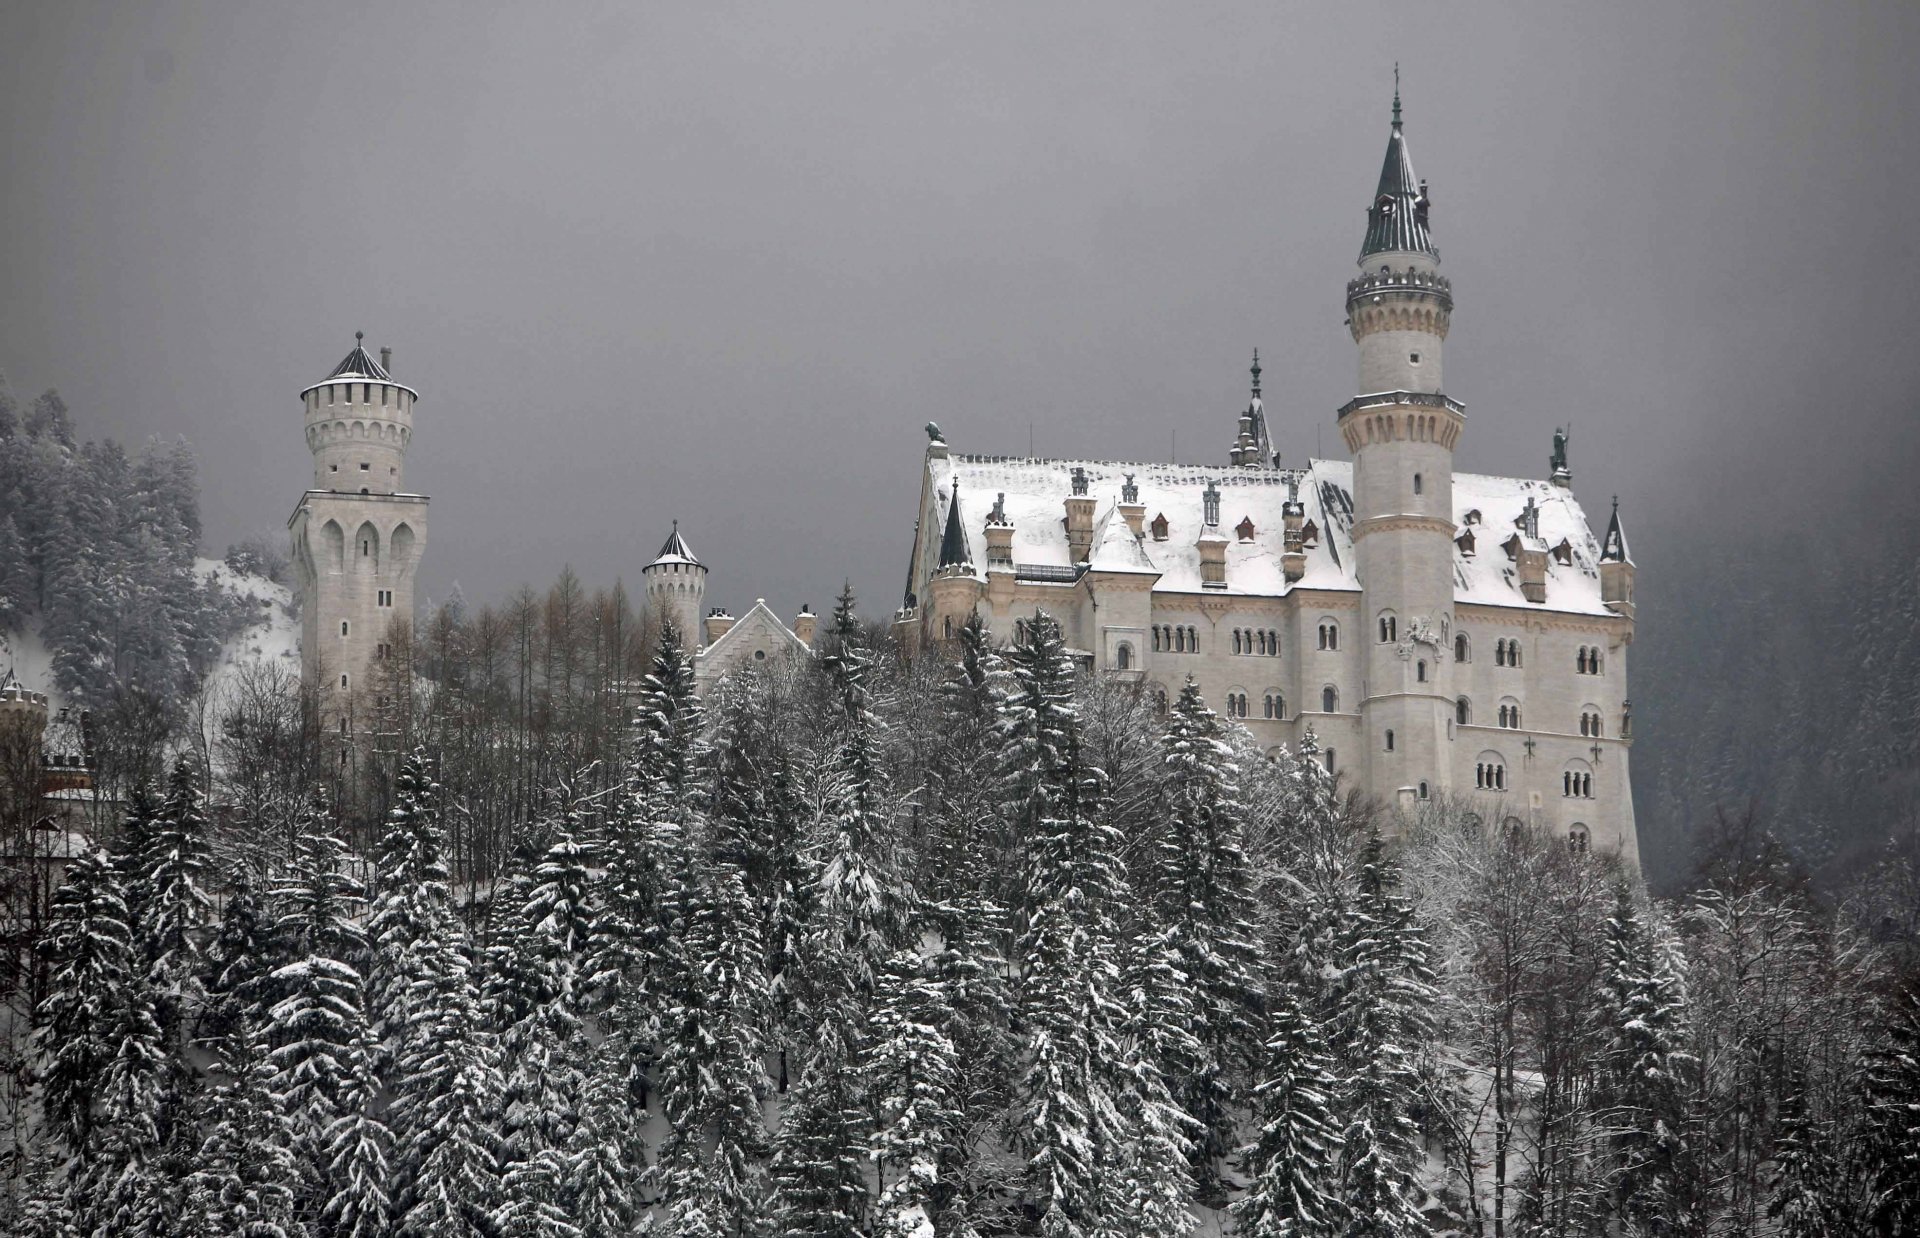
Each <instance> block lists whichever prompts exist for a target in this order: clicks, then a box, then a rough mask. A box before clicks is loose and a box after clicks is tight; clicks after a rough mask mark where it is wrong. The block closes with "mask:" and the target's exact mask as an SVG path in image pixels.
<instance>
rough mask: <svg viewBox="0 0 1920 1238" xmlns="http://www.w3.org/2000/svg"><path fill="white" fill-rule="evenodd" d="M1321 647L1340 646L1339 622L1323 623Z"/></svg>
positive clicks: (1331, 647)
mask: <svg viewBox="0 0 1920 1238" xmlns="http://www.w3.org/2000/svg"><path fill="white" fill-rule="evenodd" d="M1320 648H1322V649H1338V648H1340V625H1339V624H1337V623H1331V622H1323V623H1321V625H1320Z"/></svg>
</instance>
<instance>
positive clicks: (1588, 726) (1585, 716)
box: [1580, 709, 1601, 739]
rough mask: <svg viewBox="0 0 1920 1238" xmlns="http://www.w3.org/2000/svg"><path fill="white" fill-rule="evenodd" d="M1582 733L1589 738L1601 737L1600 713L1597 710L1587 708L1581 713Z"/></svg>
mask: <svg viewBox="0 0 1920 1238" xmlns="http://www.w3.org/2000/svg"><path fill="white" fill-rule="evenodd" d="M1580 734H1582V735H1584V736H1586V737H1587V738H1589V739H1599V738H1600V737H1601V729H1600V714H1599V712H1598V711H1597V710H1592V709H1587V710H1582V711H1581V713H1580Z"/></svg>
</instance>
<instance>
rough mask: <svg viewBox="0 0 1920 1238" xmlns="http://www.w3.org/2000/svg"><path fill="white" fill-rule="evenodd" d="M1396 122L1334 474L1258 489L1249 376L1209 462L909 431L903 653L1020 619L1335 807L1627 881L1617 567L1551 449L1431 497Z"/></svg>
mask: <svg viewBox="0 0 1920 1238" xmlns="http://www.w3.org/2000/svg"><path fill="white" fill-rule="evenodd" d="M1429 212H1430V200H1429V197H1428V192H1427V187H1426V184H1425V182H1422V181H1419V180H1417V179H1416V178H1415V177H1414V175H1413V170H1412V166H1411V162H1410V160H1409V158H1408V156H1407V150H1406V143H1405V138H1404V136H1403V132H1402V125H1401V120H1400V114H1399V101H1398V99H1397V98H1396V99H1395V104H1394V123H1393V129H1392V133H1391V136H1390V138H1389V142H1388V150H1387V160H1386V164H1385V167H1384V168H1383V170H1382V173H1381V180H1380V185H1379V188H1378V190H1377V192H1376V194H1375V197H1374V200H1373V203H1372V204H1371V205H1370V207H1369V208H1368V232H1367V237H1366V241H1365V243H1364V244H1363V246H1362V252H1361V256H1360V263H1359V265H1360V273H1359V274H1358V276H1356V278H1355V279H1354V280H1353V281H1352V282H1350V283H1349V285H1348V287H1347V297H1346V310H1347V320H1348V328H1349V330H1350V332H1351V334H1352V336H1353V339H1354V341H1355V345H1356V348H1357V350H1358V382H1357V389H1358V391H1359V392H1360V394H1359V395H1358V396H1356V397H1355V398H1354V399H1353V400H1351V401H1349V402H1348V403H1347V404H1346V405H1345V406H1344V407H1342V408H1341V409H1340V410H1339V411H1338V412H1337V414H1336V418H1335V421H1336V426H1337V427H1338V429H1339V431H1340V433H1341V438H1342V441H1343V442H1344V443H1345V445H1346V447H1347V450H1348V452H1349V454H1350V456H1351V461H1339V460H1311V461H1308V462H1307V464H1306V465H1305V466H1304V467H1300V468H1284V467H1281V465H1280V461H1279V459H1278V457H1277V456H1275V455H1273V454H1272V453H1271V442H1270V435H1269V431H1268V427H1267V423H1266V410H1265V407H1264V404H1263V402H1262V399H1261V394H1260V370H1259V362H1258V358H1257V357H1256V359H1255V363H1254V368H1253V379H1254V381H1253V394H1252V397H1251V399H1250V401H1249V403H1248V405H1247V407H1246V409H1245V410H1244V411H1243V412H1242V413H1240V414H1239V417H1238V433H1237V436H1236V437H1235V438H1234V439H1233V440H1232V442H1231V445H1230V447H1229V451H1228V458H1229V460H1230V463H1228V464H1225V465H1217V466H1211V467H1206V466H1190V465H1176V464H1153V463H1138V464H1130V463H1121V462H1113V461H1102V460H1092V459H1088V460H1032V459H1022V458H1014V457H993V456H978V455H964V454H960V453H957V452H954V451H952V450H951V449H950V448H949V446H948V444H947V442H946V441H945V436H944V435H943V434H941V432H940V431H939V429H938V427H935V426H929V427H928V435H929V439H930V441H929V444H928V448H927V452H926V457H925V462H924V469H923V476H922V485H921V496H920V510H919V530H920V532H919V535H918V536H917V537H916V539H915V546H914V551H913V557H912V564H911V567H910V571H909V580H910V582H911V583H910V586H909V593H908V596H907V599H906V602H905V604H904V606H903V607H902V609H901V610H900V612H899V613H898V615H897V617H896V624H897V630H898V631H899V633H900V635H901V637H902V639H903V643H904V644H905V645H906V646H907V647H909V648H912V649H925V648H930V647H937V646H939V645H941V644H942V643H944V642H946V641H949V640H951V639H952V637H953V635H954V634H955V633H956V632H957V631H958V629H959V627H960V626H961V625H963V624H964V623H965V622H966V620H967V618H968V617H969V616H970V615H971V614H973V613H974V612H975V611H978V612H979V613H980V615H981V616H982V617H983V619H984V620H985V621H986V622H987V624H988V625H989V627H990V628H991V630H992V631H993V633H994V634H995V636H996V637H997V638H999V639H1001V640H1004V641H1014V640H1018V639H1019V638H1020V635H1021V631H1020V630H1021V626H1022V624H1023V623H1024V621H1025V619H1026V618H1027V617H1029V616H1031V615H1032V614H1033V612H1034V611H1035V610H1036V609H1038V608H1044V609H1046V610H1047V611H1048V612H1050V613H1052V614H1053V615H1055V616H1056V617H1057V618H1058V619H1059V620H1060V621H1061V623H1062V624H1063V626H1064V628H1065V631H1066V635H1067V639H1068V640H1069V642H1070V643H1072V644H1074V645H1076V646H1077V647H1078V649H1079V650H1081V651H1082V653H1083V656H1084V657H1085V659H1086V660H1087V662H1088V663H1089V664H1090V665H1091V666H1092V667H1093V668H1094V669H1096V670H1097V671H1100V672H1103V673H1106V674H1111V675H1115V676H1119V677H1122V678H1129V679H1134V680H1137V681H1139V682H1140V683H1141V684H1142V686H1143V687H1145V688H1146V689H1148V690H1150V691H1152V692H1154V693H1156V694H1157V695H1159V696H1161V697H1163V698H1170V697H1171V696H1173V695H1175V694H1177V693H1178V691H1179V688H1180V686H1181V685H1182V684H1183V683H1184V682H1185V680H1186V679H1188V678H1189V677H1191V678H1192V679H1193V680H1194V681H1195V682H1196V683H1197V684H1198V685H1199V686H1200V688H1201V690H1202V692H1204V693H1205V694H1206V696H1207V699H1208V700H1209V701H1210V702H1211V703H1212V704H1213V706H1214V708H1215V709H1217V710H1220V711H1221V712H1223V713H1226V714H1228V715H1230V716H1232V717H1234V718H1235V719H1236V720H1238V721H1239V722H1241V723H1242V724H1243V725H1244V726H1246V728H1247V729H1248V730H1249V731H1250V732H1252V733H1253V734H1254V735H1255V736H1256V737H1257V738H1258V739H1259V740H1260V741H1261V742H1263V743H1265V744H1268V745H1280V744H1294V743H1298V742H1299V741H1300V740H1301V739H1302V738H1303V737H1304V736H1305V735H1306V734H1307V733H1308V732H1309V731H1311V732H1312V734H1313V736H1314V738H1315V740H1316V742H1317V743H1318V745H1319V747H1320V749H1321V750H1322V752H1323V754H1324V757H1325V759H1326V760H1327V761H1328V762H1329V764H1330V766H1331V767H1332V768H1334V769H1335V770H1336V771H1337V772H1338V773H1339V774H1340V775H1341V777H1342V778H1343V780H1345V781H1347V782H1348V783H1349V784H1352V785H1357V786H1359V787H1360V788H1362V789H1363V790H1365V791H1366V792H1368V793H1370V794H1371V795H1373V796H1374V797H1376V798H1377V799H1379V800H1380V801H1381V802H1383V803H1385V804H1387V805H1390V806H1395V807H1398V808H1401V809H1405V810H1409V811H1411V810H1413V809H1415V808H1417V806H1418V805H1419V804H1420V803H1421V802H1422V801H1430V800H1432V799H1435V798H1438V797H1442V796H1455V797H1461V798H1465V799H1468V800H1471V801H1472V802H1473V803H1474V804H1475V808H1474V811H1475V812H1478V813H1480V814H1481V815H1482V816H1483V818H1484V819H1485V820H1487V821H1489V822H1500V823H1502V824H1503V825H1505V826H1507V827H1508V828H1512V827H1513V826H1514V825H1516V824H1522V825H1526V826H1530V827H1533V828H1537V829H1544V830H1550V831H1552V832H1553V833H1554V834H1556V835H1558V836H1560V837H1564V838H1567V839H1568V840H1569V843H1570V845H1573V846H1575V847H1579V848H1583V849H1584V848H1589V847H1590V848H1594V849H1604V850H1610V851H1614V852H1617V853H1618V854H1620V855H1621V856H1622V857H1623V858H1624V859H1625V860H1626V861H1627V862H1628V863H1629V864H1636V863H1637V862H1638V853H1639V845H1638V840H1637V836H1636V834H1635V828H1634V815H1633V798H1632V787H1631V783H1630V780H1629V775H1628V753H1629V750H1630V748H1631V719H1630V714H1629V704H1628V692H1627V652H1628V648H1629V647H1630V645H1631V643H1632V640H1633V628H1634V608H1633V564H1632V560H1631V558H1630V557H1629V555H1628V553H1627V549H1626V541H1625V537H1624V535H1623V534H1622V533H1621V531H1620V525H1619V513H1618V510H1617V507H1616V509H1615V511H1614V514H1613V519H1612V523H1611V524H1610V525H1609V527H1608V529H1607V533H1606V537H1605V539H1604V541H1603V540H1601V539H1596V538H1595V536H1594V534H1593V531H1592V528H1591V526H1590V525H1589V523H1588V521H1587V518H1586V515H1585V513H1584V511H1583V510H1582V508H1581V507H1580V505H1579V503H1578V501H1577V500H1576V499H1575V498H1574V495H1573V490H1572V473H1571V471H1570V470H1569V469H1568V468H1567V466H1566V458H1565V441H1564V437H1563V436H1558V435H1556V441H1555V450H1554V453H1553V458H1552V461H1551V462H1550V470H1549V474H1548V476H1546V477H1544V478H1541V479H1538V480H1534V479H1525V478H1502V477H1487V476H1479V475H1474V474H1462V473H1456V471H1455V468H1454V453H1455V450H1456V448H1457V447H1458V446H1459V445H1460V443H1461V442H1462V440H1463V438H1464V435H1465V430H1466V424H1467V416H1466V410H1465V408H1464V407H1463V406H1462V405H1460V404H1459V403H1458V402H1457V401H1454V400H1452V399H1450V398H1448V397H1447V396H1446V395H1445V394H1444V393H1443V391H1442V386H1441V372H1442V371H1441V360H1442V354H1443V349H1444V345H1445V341H1446V337H1447V334H1448V330H1449V327H1450V324H1451V318H1452V313H1453V293H1452V287H1451V284H1450V282H1449V281H1448V280H1447V279H1446V277H1445V276H1443V275H1441V274H1440V261H1439V253H1438V250H1437V249H1436V248H1435V247H1434V246H1433V244H1432V241H1431V236H1430V233H1429Z"/></svg>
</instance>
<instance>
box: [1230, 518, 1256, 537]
mask: <svg viewBox="0 0 1920 1238" xmlns="http://www.w3.org/2000/svg"><path fill="white" fill-rule="evenodd" d="M1233 531H1234V532H1235V533H1238V534H1239V535H1240V540H1241V541H1243V542H1250V541H1252V540H1253V517H1252V516H1242V517H1240V523H1239V524H1237V525H1235V526H1234V528H1233Z"/></svg>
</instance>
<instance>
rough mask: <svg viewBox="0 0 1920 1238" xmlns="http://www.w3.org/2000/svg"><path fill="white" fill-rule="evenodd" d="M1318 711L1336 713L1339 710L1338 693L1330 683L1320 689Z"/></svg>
mask: <svg viewBox="0 0 1920 1238" xmlns="http://www.w3.org/2000/svg"><path fill="white" fill-rule="evenodd" d="M1320 712H1321V713H1323V714H1337V713H1339V712H1340V694H1339V693H1338V692H1336V691H1335V690H1334V688H1333V685H1331V684H1329V685H1327V686H1326V687H1324V688H1322V689H1320Z"/></svg>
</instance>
